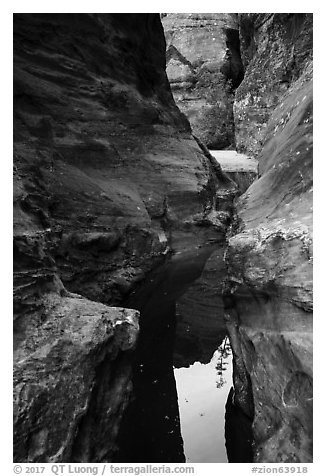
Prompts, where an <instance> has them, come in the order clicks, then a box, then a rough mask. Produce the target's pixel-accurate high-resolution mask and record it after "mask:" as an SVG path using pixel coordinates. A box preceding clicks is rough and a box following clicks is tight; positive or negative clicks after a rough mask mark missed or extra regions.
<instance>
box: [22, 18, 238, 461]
mask: <svg viewBox="0 0 326 476" xmlns="http://www.w3.org/2000/svg"><path fill="white" fill-rule="evenodd" d="M234 193H235V188H234V184H232V182H231V181H230V180H229V179H228V178H227V177H226V176H224V175H223V173H222V172H221V170H220V168H219V167H218V166H216V164H214V161H213V160H212V158H211V157H210V156H209V155H207V154H206V153H204V152H203V150H202V148H201V147H199V146H198V144H197V142H196V141H195V140H194V139H193V137H192V135H191V132H190V127H189V123H188V121H187V120H186V118H185V117H184V116H183V115H182V114H181V113H180V111H179V110H178V108H177V107H176V105H175V103H174V101H173V97H172V94H171V91H170V87H169V84H168V80H167V77H166V73H165V40H164V34H163V29H162V25H161V23H160V18H159V15H158V14H15V15H14V271H15V276H14V306H15V316H14V317H15V324H14V325H15V344H16V354H15V357H16V358H15V372H16V380H15V390H16V392H17V406H16V414H15V415H16V416H15V418H16V424H15V460H16V461H35V462H36V461H37V462H40V461H69V460H70V461H76V462H78V461H111V460H112V457H113V453H114V451H115V443H116V441H115V437H116V433H117V430H118V426H119V421H120V418H121V415H122V413H123V409H124V407H125V405H126V404H127V400H128V397H129V394H130V379H129V373H130V366H129V358H128V356H127V353H128V352H129V348H130V349H131V348H132V347H133V343H134V340H135V329H136V324H135V322H134V316H135V313H134V312H132V311H131V312H129V311H128V312H125V311H122V310H116V309H114V308H113V309H111V308H108V307H106V306H105V305H117V304H119V303H121V302H122V300H123V299H124V298H125V296H127V295H128V294H129V293H130V291H131V290H132V289H133V288H134V287H135V285H136V284H137V283H138V282H139V281H141V280H142V279H143V278H144V276H145V274H146V273H147V272H148V271H149V270H150V269H151V268H153V267H155V266H156V265H157V264H158V263H159V262H160V261H162V260H163V259H164V258H165V256H166V255H167V254H168V253H169V251H170V250H171V249H172V248H173V249H175V250H176V249H178V247H182V246H184V244H185V243H190V242H192V241H193V238H194V237H195V241H196V240H197V241H198V242H199V243H200V242H206V241H207V239H208V237H209V236H211V235H214V236H216V234H218V233H220V234H224V233H225V229H226V226H227V223H228V220H229V219H230V210H231V206H232V197H233V196H234ZM219 207H221V208H222V209H224V210H226V214H225V216H224V218H225V220H224V223H222V222H221V220H219V221H217V220H216V217H215V214H216V208H217V209H219ZM223 207H224V208H223ZM67 290H68V291H67ZM69 293H77V294H78V295H79V297H77V296H76V295H74V294H73V295H70V294H69ZM81 296H82V297H81ZM88 299H90V300H91V301H88ZM101 303H103V304H101ZM131 318H132V320H131ZM119 321H121V324H119ZM122 331H123V332H122ZM89 333H90V334H89ZM121 333H123V337H121V335H120V334H121ZM86 334H87V336H86ZM127 343H128V344H127ZM125 354H126V355H125ZM65 369H67V370H65ZM38 379H39V381H38ZM72 396H73V397H72ZM110 408H111V410H110ZM111 411H112V414H111V413H110V412H111Z"/></svg>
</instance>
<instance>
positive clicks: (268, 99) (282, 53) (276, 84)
mask: <svg viewBox="0 0 326 476" xmlns="http://www.w3.org/2000/svg"><path fill="white" fill-rule="evenodd" d="M239 34H240V45H241V59H242V61H243V64H244V68H245V77H244V81H243V82H242V83H241V84H240V86H239V87H238V89H237V91H236V95H235V101H234V122H235V135H236V146H237V150H239V151H241V152H245V153H248V154H249V155H250V156H251V155H257V154H259V153H260V151H261V148H262V145H263V144H264V141H265V133H266V127H267V124H268V121H269V118H270V116H271V114H272V113H273V111H274V109H275V107H276V106H277V105H278V104H279V100H280V97H281V96H282V95H283V94H284V93H286V91H287V90H288V89H289V88H290V87H291V85H292V83H293V82H294V81H296V80H297V79H298V78H299V77H300V76H301V74H302V73H303V71H305V69H306V67H307V65H308V64H309V63H310V62H311V61H312V14H306V13H289V14H284V13H269V14H265V13H240V14H239Z"/></svg>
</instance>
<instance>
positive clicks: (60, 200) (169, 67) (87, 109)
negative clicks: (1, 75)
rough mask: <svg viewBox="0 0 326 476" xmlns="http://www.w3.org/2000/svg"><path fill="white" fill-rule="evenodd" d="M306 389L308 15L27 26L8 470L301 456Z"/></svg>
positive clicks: (34, 19)
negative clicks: (14, 465)
mask: <svg viewBox="0 0 326 476" xmlns="http://www.w3.org/2000/svg"><path fill="white" fill-rule="evenodd" d="M271 382H272V385H271ZM312 382H313V380H312V14H308V13H307V14H296V13H290V14H277V13H275V14H261V13H257V14H255V13H249V14H244V13H241V14H221V13H215V14H214V13H211V14H203V13H192V14H188V13H167V14H166V13H165V14H140V13H139V14H138V13H137V14H117V13H112V14H109V13H108V14H78V13H71V14H63V13H62V14H42V13H36V14H29V13H25V14H14V461H15V462H30V463H40V462H48V463H50V462H51V463H57V462H72V463H104V462H113V463H144V462H149V463H163V462H165V463H228V462H229V463H247V462H257V463H259V462H260V463H281V462H283V463H309V462H311V461H312V396H313V393H312Z"/></svg>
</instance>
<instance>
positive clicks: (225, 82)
mask: <svg viewBox="0 0 326 476" xmlns="http://www.w3.org/2000/svg"><path fill="white" fill-rule="evenodd" d="M162 16H163V18H162V23H163V27H164V31H165V36H166V43H167V45H166V46H167V50H166V59H167V75H168V78H169V81H170V84H171V89H172V92H173V96H174V99H175V101H176V104H177V105H178V107H179V108H180V110H181V111H182V112H183V113H184V114H185V115H186V116H187V118H188V119H189V121H190V124H191V127H192V129H193V132H194V134H195V135H196V136H197V137H199V139H200V140H201V141H202V142H203V143H204V144H206V145H207V146H208V147H209V148H210V149H224V148H227V147H232V148H234V124H233V99H234V90H235V88H237V87H238V86H239V84H240V82H241V80H242V78H243V66H242V61H241V56H240V41H239V31H238V18H237V14H233V13H167V14H163V15H162Z"/></svg>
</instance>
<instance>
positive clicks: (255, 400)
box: [225, 15, 312, 462]
mask: <svg viewBox="0 0 326 476" xmlns="http://www.w3.org/2000/svg"><path fill="white" fill-rule="evenodd" d="M289 18H290V20H291V18H292V17H291V16H290V17H289V16H287V15H281V16H278V15H275V16H272V17H271V16H269V15H266V18H265V22H264V25H265V26H264V28H267V25H269V27H268V29H267V30H265V34H266V37H265V43H259V45H265V46H266V44H267V45H271V44H272V40H275V36H274V34H275V32H276V31H277V32H279V31H280V30H279V28H280V25H288V26H289V25H290V26H291V25H293V23H291V22H292V21H294V20H291V21H290V20H289ZM300 18H301V17H300ZM261 19H262V18H261ZM256 20H257V17H256V16H255V15H254V16H253V21H256ZM287 21H290V23H287ZM309 21H310V20H309V17H308V16H303V18H302V21H301V22H300V23H299V24H300V26H301V28H303V30H300V29H299V30H298V29H297V28H296V29H294V30H293V31H292V30H291V29H290V30H289V35H290V39H292V41H293V40H298V38H299V37H298V36H297V35H298V31H303V32H306V30H305V27H306V25H307V22H309ZM273 22H275V24H274V23H273ZM294 24H295V23H294ZM259 31H260V30H259ZM282 31H284V30H282ZM256 32H257V30H254V32H252V35H253V34H254V33H255V34H256ZM291 32H292V33H291ZM258 34H259V32H258ZM269 35H270V36H269ZM291 35H292V36H291ZM293 35H294V36H293ZM307 35H308V33H307ZM255 38H257V37H256V36H255ZM276 38H278V37H276ZM300 38H301V40H300V41H302V42H303V43H302V45H303V47H304V49H303V51H301V50H300V49H298V50H296V48H297V43H295V41H294V45H295V48H294V51H295V52H296V53H295V55H296V56H295V57H302V58H308V57H309V56H310V52H309V51H307V50H306V49H305V48H306V43H305V41H304V39H305V38H306V37H305V35H303V36H302V37H300ZM298 41H299V40H298ZM281 47H282V42H281V43H279V44H278V43H277V42H276V44H275V45H274V50H276V51H278V50H277V48H279V49H280V50H281ZM261 48H262V46H259V47H258V49H257V52H256V53H255V55H254V56H253V58H252V59H251V61H249V63H248V65H247V71H246V76H245V79H244V82H243V83H242V84H241V87H240V89H241V91H242V92H241V91H240V93H239V96H238V98H240V95H241V94H242V93H243V92H245V91H246V88H247V92H246V95H247V97H248V98H249V99H248V101H249V104H251V100H252V101H254V99H252V98H253V97H254V95H255V91H254V90H253V89H252V88H251V87H250V84H252V81H253V77H254V76H253V75H254V72H255V71H256V72H257V69H256V68H257V64H258V63H259V61H260V60H261V59H262V57H263V56H262V55H263V54H262V51H263V52H264V55H265V56H264V58H266V61H269V62H270V63H269V66H270V67H271V66H273V65H274V64H275V63H274V61H273V57H271V56H269V55H267V53H266V50H265V49H263V50H262V49H261ZM279 60H280V65H279V69H275V74H279V71H281V70H283V71H285V70H287V68H288V69H289V68H290V62H289V57H288V56H282V57H281V58H280V59H279ZM282 61H283V62H282ZM303 66H304V63H302V68H303ZM266 68H267V65H266ZM260 69H261V71H263V70H264V69H265V68H262V67H261V68H260ZM293 74H294V76H296V74H297V73H295V70H294V73H293ZM271 78H273V76H272V73H271ZM262 80H263V79H262ZM273 81H274V79H271V82H270V83H268V82H266V83H264V84H266V88H265V90H266V89H269V88H271V85H273V84H275V83H273ZM257 84H258V83H257ZM272 91H273V90H272V89H270V93H269V97H271V92H272ZM237 94H238V93H237ZM274 94H275V98H276V97H279V100H278V104H275V103H274V107H273V110H269V113H268V116H269V118H268V121H267V122H266V120H265V125H264V128H265V131H264V147H263V148H262V150H261V152H260V154H259V155H258V160H259V176H260V178H259V179H258V180H257V181H255V182H254V183H253V184H252V185H251V186H250V187H249V189H248V190H247V192H246V193H245V194H244V195H242V196H241V197H240V198H239V199H238V201H237V203H236V217H235V220H234V224H233V230H232V235H231V237H230V238H229V245H228V250H227V264H228V279H229V283H228V290H227V292H226V295H225V306H226V316H227V320H228V328H229V332H230V336H231V343H232V348H233V352H234V370H235V372H234V384H235V398H234V400H235V403H236V404H237V406H238V407H240V408H241V409H242V411H243V412H244V413H245V414H246V415H247V416H248V417H249V418H251V419H252V420H253V437H254V460H255V461H260V462H310V461H311V460H312V70H311V64H309V63H308V62H306V63H305V68H304V69H302V71H301V75H300V76H299V77H298V78H296V77H294V78H293V79H292V82H290V84H289V85H288V87H287V88H285V90H284V93H283V94H282V95H281V96H280V89H279V87H278V86H277V87H276V89H275V90H274ZM260 97H263V93H262V95H261V96H260ZM264 97H267V96H264ZM275 101H276V99H275ZM242 106H243V107H244V109H243V111H247V112H246V114H247V118H249V115H250V114H251V111H252V110H253V109H254V108H256V106H255V107H254V106H253V108H250V107H247V106H244V103H242ZM242 106H241V107H242ZM238 107H239V104H238ZM255 110H256V111H257V108H256V109H255ZM250 117H251V116H250ZM243 124H244V123H243V121H242V120H239V122H238V126H239V128H240V136H241V137H245V135H246V134H247V133H248V130H247V129H246V125H244V126H243V129H241V128H242V125H243ZM256 125H257V123H256ZM253 127H255V123H254V124H253ZM252 144H253V142H252V141H251V139H250V138H249V139H248V141H247V142H246V147H247V148H249V149H250V148H251V149H252V147H253V146H252Z"/></svg>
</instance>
